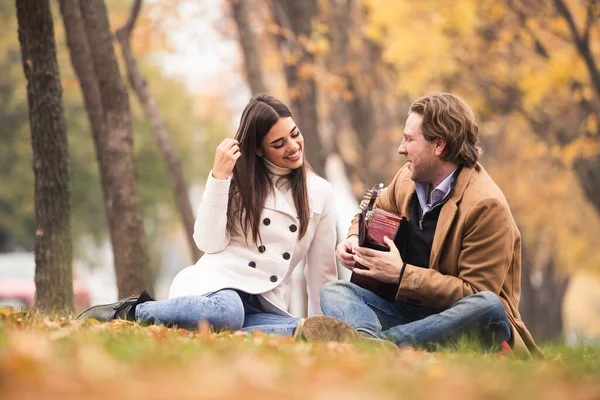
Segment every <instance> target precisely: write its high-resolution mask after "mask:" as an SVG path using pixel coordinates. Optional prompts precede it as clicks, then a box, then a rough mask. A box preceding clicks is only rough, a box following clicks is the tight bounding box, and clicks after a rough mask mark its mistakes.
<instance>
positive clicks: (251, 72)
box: [229, 0, 267, 95]
mask: <svg viewBox="0 0 600 400" xmlns="http://www.w3.org/2000/svg"><path fill="white" fill-rule="evenodd" d="M229 3H230V4H231V10H232V12H233V19H234V20H235V24H236V25H237V28H238V41H239V43H240V46H241V48H242V54H243V56H244V65H245V67H246V68H245V71H246V79H247V80H248V85H249V86H250V89H251V91H252V94H253V95H257V94H260V93H265V92H266V91H267V88H266V86H265V83H264V79H263V74H262V68H261V65H260V54H259V51H258V46H257V44H256V38H255V35H254V32H253V31H252V26H251V25H250V18H249V15H248V8H247V7H248V5H247V3H244V1H243V0H229Z"/></svg>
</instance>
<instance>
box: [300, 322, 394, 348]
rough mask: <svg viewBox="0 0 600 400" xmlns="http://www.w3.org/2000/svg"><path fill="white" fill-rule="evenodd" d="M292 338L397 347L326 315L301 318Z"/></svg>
mask: <svg viewBox="0 0 600 400" xmlns="http://www.w3.org/2000/svg"><path fill="white" fill-rule="evenodd" d="M294 339H295V340H307V341H312V342H332V341H333V342H343V343H351V342H354V343H356V342H361V343H369V344H373V345H377V346H379V347H383V348H386V349H398V347H397V346H396V345H395V344H394V343H392V342H390V341H387V340H383V339H378V338H374V337H373V338H370V337H366V336H363V335H361V334H360V333H359V332H358V331H356V330H355V329H354V328H352V327H351V326H350V325H348V324H347V323H345V322H344V321H342V320H341V319H337V318H333V317H326V316H317V317H310V318H307V319H306V320H301V321H300V322H299V323H298V326H297V327H296V331H295V332H294Z"/></svg>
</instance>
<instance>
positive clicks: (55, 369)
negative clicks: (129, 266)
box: [0, 314, 600, 400]
mask: <svg viewBox="0 0 600 400" xmlns="http://www.w3.org/2000/svg"><path fill="white" fill-rule="evenodd" d="M599 354H600V353H599V350H598V349H593V348H583V347H582V348H577V349H567V348H564V347H562V348H561V347H554V348H548V349H546V360H544V361H519V360H512V359H503V358H500V357H498V355H497V354H485V353H481V352H474V351H472V350H469V349H468V348H463V349H459V350H458V351H442V352H436V353H427V352H423V351H415V350H409V349H405V350H396V351H390V350H383V349H375V348H372V347H370V348H369V347H360V346H356V345H350V344H339V343H328V344H311V343H304V342H294V341H293V340H292V339H290V338H281V337H275V336H266V335H254V336H248V335H246V334H229V333H222V334H211V333H209V332H208V330H207V329H200V331H199V332H189V331H185V330H176V329H168V328H165V327H161V326H151V327H141V326H139V325H137V324H133V323H130V322H126V321H115V322H112V323H105V324H101V323H98V322H95V321H74V320H71V319H69V318H45V317H43V316H36V317H32V316H29V315H28V314H12V315H7V314H4V315H1V314H0V399H6V400H8V399H42V398H43V399H55V398H56V399H83V398H85V399H118V398H123V399H137V398H140V399H222V398H231V399H248V400H250V399H333V400H354V399H356V400H368V399H390V400H391V399H394V400H396V399H461V400H467V399H511V400H512V399H515V400H516V399H527V400H531V399H534V398H539V399H570V400H574V399H577V400H580V399H582V400H584V399H600V355H599Z"/></svg>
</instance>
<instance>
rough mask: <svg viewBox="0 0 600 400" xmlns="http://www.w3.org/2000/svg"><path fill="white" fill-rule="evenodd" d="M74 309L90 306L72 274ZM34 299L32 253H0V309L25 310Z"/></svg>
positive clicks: (88, 297) (33, 263) (79, 283)
mask: <svg viewBox="0 0 600 400" xmlns="http://www.w3.org/2000/svg"><path fill="white" fill-rule="evenodd" d="M73 295H74V301H75V309H76V310H83V309H85V308H88V307H89V306H90V292H89V290H88V288H87V286H86V285H85V284H84V282H82V281H81V279H79V278H78V276H77V274H75V273H74V274H73ZM34 299H35V257H34V255H33V253H27V252H22V253H0V308H3V307H10V308H13V309H16V310H26V309H29V308H31V307H33V302H34Z"/></svg>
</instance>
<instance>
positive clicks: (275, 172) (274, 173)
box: [262, 157, 294, 205]
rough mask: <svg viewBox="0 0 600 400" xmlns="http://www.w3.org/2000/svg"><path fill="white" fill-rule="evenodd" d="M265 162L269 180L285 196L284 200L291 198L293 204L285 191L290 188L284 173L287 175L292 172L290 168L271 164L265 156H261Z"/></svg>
mask: <svg viewBox="0 0 600 400" xmlns="http://www.w3.org/2000/svg"><path fill="white" fill-rule="evenodd" d="M262 159H263V161H264V162H265V166H266V167H267V170H268V172H269V176H270V177H271V181H272V182H273V185H275V187H276V188H277V189H278V190H279V191H280V192H281V194H283V195H284V197H286V200H288V201H289V200H290V199H291V200H292V203H291V204H292V205H293V204H294V201H293V198H291V197H290V198H289V199H288V198H287V195H286V194H287V193H288V192H289V190H290V189H291V185H290V182H289V180H288V179H286V178H285V177H286V175H289V174H290V172H292V169H291V168H283V167H280V166H278V165H275V164H273V163H272V162H271V161H269V160H267V159H266V158H265V157H263V158H262Z"/></svg>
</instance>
